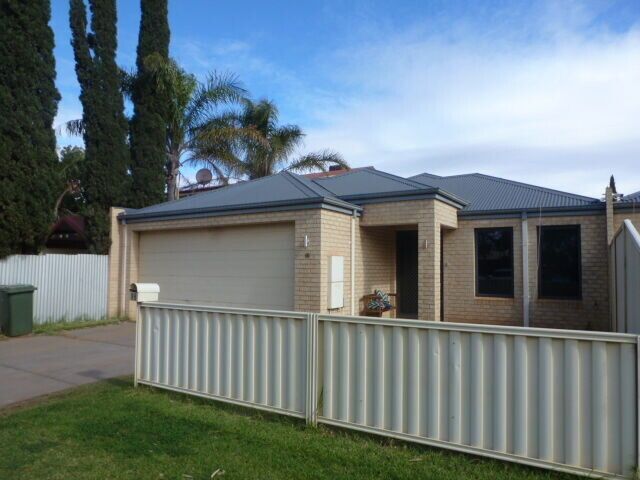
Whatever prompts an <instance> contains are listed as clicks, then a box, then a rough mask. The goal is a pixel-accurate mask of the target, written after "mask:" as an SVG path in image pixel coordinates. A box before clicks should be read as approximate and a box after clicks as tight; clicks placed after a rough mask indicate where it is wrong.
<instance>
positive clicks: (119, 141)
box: [70, 0, 130, 253]
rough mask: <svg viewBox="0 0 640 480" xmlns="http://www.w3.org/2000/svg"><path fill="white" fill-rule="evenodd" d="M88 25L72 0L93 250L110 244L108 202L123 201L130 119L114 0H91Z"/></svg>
mask: <svg viewBox="0 0 640 480" xmlns="http://www.w3.org/2000/svg"><path fill="white" fill-rule="evenodd" d="M89 8H90V11H91V22H90V30H89V31H88V30H87V11H86V7H85V3H84V0H71V8H70V23H71V32H72V39H71V45H72V46H73V52H74V55H75V60H76V74H77V76H78V82H79V83H80V101H81V102H82V110H83V111H82V124H83V137H84V144H85V156H86V158H85V165H84V167H85V169H84V170H85V171H86V175H84V176H83V178H82V179H81V183H82V190H83V194H84V198H85V200H86V206H85V211H84V212H83V213H84V215H85V217H86V225H87V235H88V237H89V240H90V244H91V249H92V250H93V251H94V252H96V253H107V251H108V249H109V245H110V243H109V218H108V212H109V207H111V206H114V205H125V204H126V203H127V200H128V199H127V196H128V193H129V187H130V184H129V182H128V180H129V177H128V172H127V171H128V167H129V163H130V156H129V147H128V145H127V135H128V123H127V120H126V117H125V115H124V99H123V95H122V90H121V86H122V85H121V84H122V82H121V79H122V75H121V72H120V69H119V68H118V65H117V64H116V48H117V40H116V19H117V15H116V2H115V0H89Z"/></svg>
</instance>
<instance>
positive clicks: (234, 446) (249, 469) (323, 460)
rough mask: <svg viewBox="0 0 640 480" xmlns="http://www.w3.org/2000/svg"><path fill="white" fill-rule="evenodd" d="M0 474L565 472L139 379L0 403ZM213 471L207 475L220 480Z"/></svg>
mask: <svg viewBox="0 0 640 480" xmlns="http://www.w3.org/2000/svg"><path fill="white" fill-rule="evenodd" d="M0 445H2V449H1V451H2V455H0V478H2V479H5V480H6V479H24V478H47V479H71V478H87V479H106V478H109V479H134V478H135V479H138V478H140V479H143V478H144V479H180V480H185V479H203V480H204V479H210V478H212V474H213V473H214V472H215V471H216V470H219V469H221V470H224V472H225V473H224V477H223V478H224V479H233V478H287V479H288V478H316V479H338V478H347V477H348V478H355V479H358V478H360V479H370V478H385V479H388V478H421V479H459V478H473V479H498V480H499V479H507V478H510V479H532V480H533V479H571V478H575V477H572V476H569V475H562V474H557V473H552V472H547V471H543V470H536V469H530V468H526V467H521V466H518V465H513V464H507V463H501V462H496V461H491V460H488V459H481V458H477V457H473V456H468V455H462V454H455V453H450V452H446V451H442V450H438V449H429V448H423V447H420V446H415V445H408V444H404V443H399V442H393V441H387V440H382V439H380V438H377V437H371V436H365V435H359V434H355V433H347V432H344V431H340V430H334V429H329V428H326V427H318V428H311V427H307V426H305V425H304V423H303V422H301V421H298V420H295V419H289V418H286V417H279V416H273V415H269V414H263V413H257V412H255V411H249V410H245V409H242V408H239V407H233V406H228V405H225V404H221V403H216V402H210V401H206V400H201V399H197V398H192V397H187V396H183V395H179V394H173V393H169V392H164V391H160V390H153V389H150V388H146V387H140V388H138V389H134V388H133V387H132V386H131V381H130V380H122V379H118V380H111V381H108V382H103V383H99V384H94V385H90V386H85V387H81V388H78V389H76V390H73V391H70V392H69V393H65V394H63V395H61V396H57V397H53V398H50V399H48V400H45V401H42V402H39V403H37V404H33V405H26V406H22V407H18V408H11V409H9V410H4V411H2V410H0ZM220 473H221V472H218V474H216V476H214V477H213V478H219V476H220Z"/></svg>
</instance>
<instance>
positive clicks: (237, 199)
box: [126, 172, 355, 217]
mask: <svg viewBox="0 0 640 480" xmlns="http://www.w3.org/2000/svg"><path fill="white" fill-rule="evenodd" d="M313 199H317V200H318V201H321V200H323V199H330V200H332V201H333V202H334V203H339V204H343V205H344V206H345V207H347V208H349V207H355V206H353V205H349V204H348V203H346V202H343V201H341V200H340V199H338V198H337V197H335V196H334V195H333V194H332V193H331V192H329V191H328V190H326V189H324V188H323V187H322V186H320V185H316V184H315V183H313V182H312V181H311V180H309V179H307V178H304V177H301V176H299V175H295V174H292V173H289V172H282V173H279V174H277V175H271V176H269V177H264V178H259V179H256V180H252V181H250V182H241V183H236V184H232V185H228V186H226V187H223V188H219V189H217V190H212V191H209V192H204V193H200V194H198V195H192V196H189V197H185V198H181V199H179V200H173V201H170V202H164V203H158V204H156V205H151V206H149V207H145V208H140V209H137V210H133V211H127V213H126V215H127V216H130V217H134V216H135V217H144V216H148V215H151V216H157V215H161V214H171V215H179V214H181V213H186V212H189V213H191V212H194V211H201V210H207V209H212V208H216V209H220V208H224V207H229V208H231V207H236V208H237V207H242V206H246V207H250V206H255V205H269V204H276V203H282V202H289V203H292V204H293V203H296V202H301V201H307V200H313Z"/></svg>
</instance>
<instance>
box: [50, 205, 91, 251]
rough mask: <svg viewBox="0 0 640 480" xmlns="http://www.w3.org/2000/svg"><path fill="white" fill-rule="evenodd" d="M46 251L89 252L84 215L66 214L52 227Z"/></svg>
mask: <svg viewBox="0 0 640 480" xmlns="http://www.w3.org/2000/svg"><path fill="white" fill-rule="evenodd" d="M45 252H46V253H88V252H89V241H88V240H87V235H86V231H85V220H84V217H83V216H82V215H75V214H70V215H65V216H63V217H60V218H59V219H58V220H57V221H56V223H54V224H53V226H52V227H51V233H49V236H48V237H47V241H46V243H45Z"/></svg>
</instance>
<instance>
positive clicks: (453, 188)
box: [411, 173, 604, 215]
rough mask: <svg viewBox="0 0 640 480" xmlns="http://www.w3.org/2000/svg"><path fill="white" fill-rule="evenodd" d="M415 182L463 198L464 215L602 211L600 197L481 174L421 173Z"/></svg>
mask: <svg viewBox="0 0 640 480" xmlns="http://www.w3.org/2000/svg"><path fill="white" fill-rule="evenodd" d="M411 179H412V180H414V181H417V182H420V183H422V184H424V185H428V186H431V187H438V188H442V189H443V190H446V191H448V192H451V193H453V194H455V195H457V196H459V197H461V198H464V199H465V200H466V201H467V202H468V205H467V206H466V207H465V208H464V211H463V212H461V213H462V214H463V215H464V214H477V213H491V212H513V211H536V210H540V209H542V210H557V209H561V210H562V209H567V210H572V209H575V210H581V209H592V208H593V209H595V208H603V207H604V205H603V203H602V202H601V201H600V200H598V199H597V198H591V197H585V196H583V195H576V194H573V193H567V192H561V191H558V190H552V189H549V188H544V187H538V186H536V185H529V184H526V183H521V182H515V181H513V180H507V179H504V178H498V177H492V176H490V175H484V174H481V173H470V174H467V175H452V176H448V177H441V176H438V175H432V174H430V173H422V174H420V175H416V176H413V177H411Z"/></svg>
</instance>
